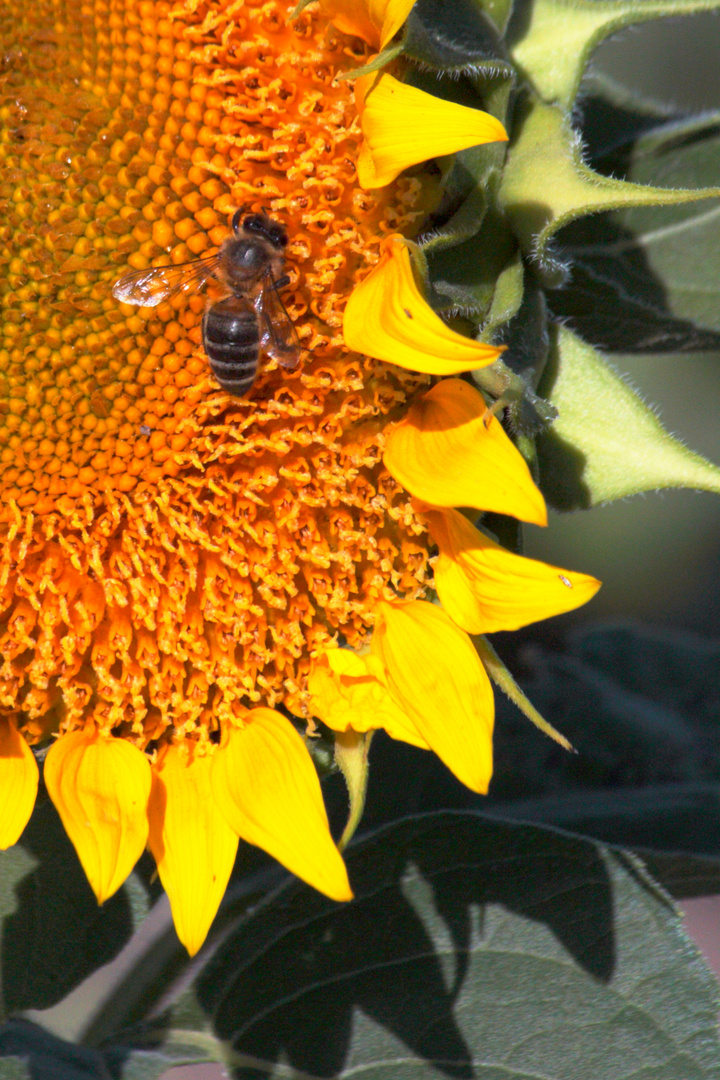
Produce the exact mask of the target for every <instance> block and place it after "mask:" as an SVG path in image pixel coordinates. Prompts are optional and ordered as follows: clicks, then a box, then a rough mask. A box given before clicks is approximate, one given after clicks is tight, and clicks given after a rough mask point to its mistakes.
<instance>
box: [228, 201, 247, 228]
mask: <svg viewBox="0 0 720 1080" xmlns="http://www.w3.org/2000/svg"><path fill="white" fill-rule="evenodd" d="M246 210H247V203H245V205H244V206H241V207H240V209H239V210H236V211H235V213H234V214H233V216H232V220H231V222H230V228H231V229H232V231H233V232H237V231H238V229H239V228H240V221H241V220H242V216H243V214H244V213H245V211H246Z"/></svg>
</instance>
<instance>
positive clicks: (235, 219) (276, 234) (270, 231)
mask: <svg viewBox="0 0 720 1080" xmlns="http://www.w3.org/2000/svg"><path fill="white" fill-rule="evenodd" d="M243 209H244V208H241V209H240V210H236V211H235V213H234V214H233V216H232V222H231V226H232V230H233V232H234V233H236V234H239V233H240V231H241V229H242V230H244V231H245V232H249V233H254V234H255V235H256V236H261V237H262V238H263V239H264V240H267V241H268V242H269V243H270V244H272V246H273V247H274V248H277V249H278V250H280V249H281V248H284V247H286V246H287V242H288V237H287V232H286V231H285V227H284V225H281V224H280V222H279V221H273V219H272V218H271V217H268V215H267V214H266V213H264V212H263V213H262V214H248V215H247V217H245V218H244V219H243V216H242V215H243Z"/></svg>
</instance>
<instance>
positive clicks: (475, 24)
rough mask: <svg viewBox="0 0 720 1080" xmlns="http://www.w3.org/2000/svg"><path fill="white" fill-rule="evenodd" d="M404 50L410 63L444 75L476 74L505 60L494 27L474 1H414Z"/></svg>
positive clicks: (498, 36)
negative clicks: (413, 62) (449, 2)
mask: <svg viewBox="0 0 720 1080" xmlns="http://www.w3.org/2000/svg"><path fill="white" fill-rule="evenodd" d="M403 46H404V51H405V55H406V56H407V57H409V59H411V60H414V61H415V62H416V63H418V64H422V65H423V66H425V67H428V68H434V69H436V70H438V71H443V72H445V73H453V74H456V73H459V72H470V71H477V70H478V69H479V68H482V67H483V66H485V65H487V64H488V63H489V64H490V65H491V66H492V64H493V62H494V61H501V62H502V61H504V60H506V59H507V58H506V54H505V47H504V45H503V43H502V40H501V38H500V35H499V34H498V32H497V27H496V26H495V24H494V23H493V22H492V21H491V20H490V19H489V18H488V17H487V15H486V14H485V12H484V11H483V10H482V8H481V7H480V6H479V5H478V4H477V3H475V2H474V0H453V2H452V3H451V4H448V3H445V2H444V0H417V2H416V4H415V6H414V7H413V9H412V11H411V12H410V15H409V17H408V20H407V23H406V26H405V34H404V37H403Z"/></svg>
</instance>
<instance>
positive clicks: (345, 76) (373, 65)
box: [308, 0, 403, 82]
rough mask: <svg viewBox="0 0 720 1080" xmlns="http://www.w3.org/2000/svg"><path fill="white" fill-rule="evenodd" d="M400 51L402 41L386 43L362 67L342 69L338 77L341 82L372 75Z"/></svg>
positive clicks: (385, 65)
mask: <svg viewBox="0 0 720 1080" xmlns="http://www.w3.org/2000/svg"><path fill="white" fill-rule="evenodd" d="M308 2H309V0H308ZM402 51H403V47H402V42H401V43H399V44H395V45H386V46H385V48H384V49H383V50H382V52H379V53H378V54H377V56H374V57H373V58H372V60H370V61H369V62H368V63H367V64H363V65H362V67H358V68H353V69H352V70H351V71H342V72H341V73H340V74H339V75H338V79H339V80H340V81H341V82H342V81H349V80H351V79H359V78H360V76H361V75H372V73H373V71H379V70H380V68H384V67H387V65H388V64H389V63H391V62H392V61H393V60H394V59H395V58H396V57H398V56H399V55H400V53H401V52H402Z"/></svg>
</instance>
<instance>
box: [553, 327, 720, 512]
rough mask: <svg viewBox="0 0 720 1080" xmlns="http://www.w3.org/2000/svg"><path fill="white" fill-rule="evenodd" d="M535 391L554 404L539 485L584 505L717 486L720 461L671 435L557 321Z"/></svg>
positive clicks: (557, 499)
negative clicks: (646, 493)
mask: <svg viewBox="0 0 720 1080" xmlns="http://www.w3.org/2000/svg"><path fill="white" fill-rule="evenodd" d="M539 391H540V393H541V394H542V395H543V397H545V398H547V399H548V400H549V401H550V402H551V404H553V405H554V406H555V407H556V408H557V410H558V418H557V420H556V421H555V423H554V424H553V426H552V427H551V428H550V429H549V430H548V431H546V432H544V433H543V434H542V435H540V436H539V437H538V439H537V452H538V460H539V466H540V488H541V490H542V492H543V494H544V495H545V497H546V499H547V500H548V502H549V503H550V505H551V506H553V507H554V508H555V509H557V510H581V509H589V508H590V507H592V506H597V505H598V504H599V503H603V502H611V501H612V500H614V499H622V498H624V497H625V496H627V495H636V494H638V493H639V492H641V491H652V490H656V489H659V488H696V489H699V490H702V491H713V492H717V493H720V469H719V468H718V467H717V466H715V465H712V464H711V463H710V462H709V461H706V460H705V458H703V457H701V456H700V455H699V454H695V453H693V451H691V450H688V448H687V447H685V446H683V444H682V443H681V442H678V440H677V439H675V438H673V437H672V435H670V434H669V433H668V432H667V431H665V429H664V428H663V427H662V425H661V424H660V422H659V421H658V419H657V417H656V415H655V413H654V412H653V411H652V409H651V408H650V407H648V406H647V405H646V404H645V403H644V402H643V401H642V400H641V399H640V398H639V397H638V395H637V394H636V393H635V392H634V391H633V390H632V389H631V387H630V386H628V384H627V383H626V382H624V381H623V380H622V379H621V378H620V377H619V376H618V375H617V374H615V372H614V371H612V370H611V369H610V368H609V367H608V366H607V364H606V363H605V362H604V361H603V359H602V358H601V356H600V354H599V353H598V352H597V351H596V350H595V349H593V348H592V347H591V346H590V345H587V344H586V343H585V342H584V341H581V340H580V338H578V337H576V336H575V335H574V334H573V333H572V332H571V331H569V330H567V329H566V328H564V327H554V328H552V333H551V347H550V355H549V358H548V364H547V367H546V369H545V374H544V377H543V379H542V381H541V383H540V387H539Z"/></svg>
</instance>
